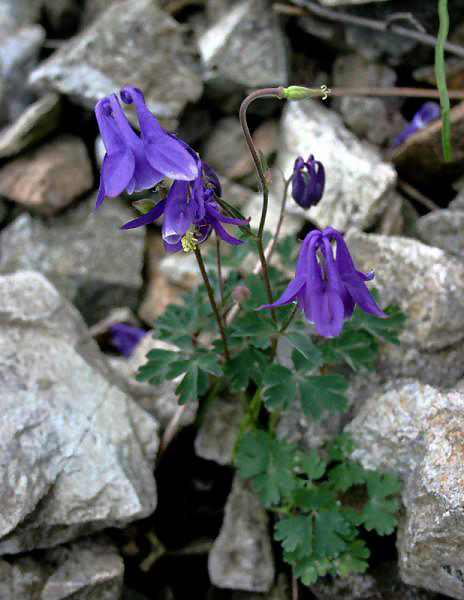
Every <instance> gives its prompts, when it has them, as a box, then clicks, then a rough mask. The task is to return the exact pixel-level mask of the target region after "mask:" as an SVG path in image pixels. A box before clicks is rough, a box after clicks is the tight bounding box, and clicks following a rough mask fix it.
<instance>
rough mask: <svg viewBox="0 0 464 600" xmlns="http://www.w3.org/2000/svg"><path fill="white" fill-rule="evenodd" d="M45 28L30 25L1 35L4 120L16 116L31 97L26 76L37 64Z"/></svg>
mask: <svg viewBox="0 0 464 600" xmlns="http://www.w3.org/2000/svg"><path fill="white" fill-rule="evenodd" d="M44 39H45V31H44V29H43V28H42V27H40V25H30V26H27V27H23V28H21V29H19V30H17V31H13V32H11V31H10V32H8V33H7V34H4V35H2V36H1V37H0V78H2V79H3V87H4V90H3V94H4V100H3V104H4V107H3V109H4V112H5V115H4V116H5V117H6V120H7V121H13V120H15V119H17V118H18V117H19V116H20V114H21V113H22V112H23V111H24V109H25V108H26V107H27V106H28V105H29V104H30V103H31V101H33V100H34V96H33V95H32V94H31V92H30V91H29V89H28V87H27V78H28V76H29V73H30V72H31V71H32V69H33V68H34V67H35V66H36V64H37V60H38V56H39V51H40V47H41V46H42V42H43V41H44Z"/></svg>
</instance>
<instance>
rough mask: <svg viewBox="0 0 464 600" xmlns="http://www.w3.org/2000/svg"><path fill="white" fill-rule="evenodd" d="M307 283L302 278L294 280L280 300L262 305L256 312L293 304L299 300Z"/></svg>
mask: <svg viewBox="0 0 464 600" xmlns="http://www.w3.org/2000/svg"><path fill="white" fill-rule="evenodd" d="M305 283H306V282H305V280H304V279H303V278H302V277H298V278H295V279H292V281H291V282H290V283H289V284H288V286H287V288H286V290H284V293H283V294H282V296H280V298H279V299H278V300H276V301H275V302H273V303H272V304H262V305H261V306H258V308H257V309H256V310H263V309H264V308H276V307H278V306H285V305H287V304H291V303H292V302H294V301H295V300H296V299H297V296H298V294H299V293H300V292H301V291H302V290H303V289H304V286H305Z"/></svg>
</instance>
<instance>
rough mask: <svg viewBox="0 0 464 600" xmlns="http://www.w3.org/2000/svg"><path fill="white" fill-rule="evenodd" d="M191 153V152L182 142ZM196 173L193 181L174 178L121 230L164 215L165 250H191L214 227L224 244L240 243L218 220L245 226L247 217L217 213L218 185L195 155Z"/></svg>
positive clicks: (216, 179) (212, 175)
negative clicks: (155, 201)
mask: <svg viewBox="0 0 464 600" xmlns="http://www.w3.org/2000/svg"><path fill="white" fill-rule="evenodd" d="M185 147H186V148H187V149H188V151H189V152H191V153H192V155H193V156H196V155H195V153H194V151H193V150H192V149H191V148H189V146H187V145H186V144H185ZM196 161H197V167H198V176H197V177H196V178H195V179H194V180H193V181H174V182H173V184H172V185H171V188H170V190H169V192H168V195H167V197H166V198H165V199H164V200H161V201H160V202H158V204H156V205H155V206H154V207H153V208H152V209H151V210H149V211H148V212H147V213H146V214H144V215H141V216H140V217H137V218H136V219H133V220H132V221H129V223H126V224H125V225H123V226H122V229H133V228H135V227H141V226H142V225H148V224H149V223H153V221H155V220H156V219H158V217H160V216H161V215H162V214H164V218H163V225H162V228H161V233H162V237H163V243H164V248H165V250H166V251H167V252H178V251H179V250H182V249H184V250H191V249H192V248H193V247H194V246H195V245H196V244H199V243H201V242H203V241H205V240H206V239H207V238H208V237H209V236H210V234H211V232H212V231H213V230H214V231H215V232H216V234H217V235H218V236H219V237H220V238H221V239H222V240H224V241H225V242H227V243H228V244H234V245H237V244H241V243H242V241H241V240H238V239H237V238H234V237H233V236H231V235H230V234H229V233H227V231H226V230H225V229H224V228H223V226H222V224H221V223H228V224H231V225H248V221H247V220H242V219H235V218H233V217H226V216H224V215H222V214H221V213H220V207H219V206H218V204H217V202H216V201H215V199H214V198H215V196H218V197H219V196H220V195H221V186H220V183H219V180H218V178H217V175H216V173H215V172H214V171H213V169H212V168H211V167H210V166H209V165H207V164H206V163H204V162H202V161H201V160H200V159H199V158H198V157H197V158H196Z"/></svg>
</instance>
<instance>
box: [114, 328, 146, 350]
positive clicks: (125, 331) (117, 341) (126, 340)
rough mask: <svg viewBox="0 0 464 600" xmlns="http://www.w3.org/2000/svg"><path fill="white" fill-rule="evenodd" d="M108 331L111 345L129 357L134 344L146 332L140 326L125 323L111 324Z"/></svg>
mask: <svg viewBox="0 0 464 600" xmlns="http://www.w3.org/2000/svg"><path fill="white" fill-rule="evenodd" d="M109 332H110V336H111V342H112V344H113V346H114V347H115V348H116V350H117V351H118V352H119V353H120V354H122V355H123V356H125V357H126V358H129V356H130V355H131V354H132V352H133V351H134V348H135V346H137V344H138V343H139V341H140V340H141V339H142V338H143V336H144V335H146V333H147V332H146V331H145V330H144V329H141V328H140V327H134V326H133V325H126V324H125V323H117V324H115V325H111V327H110V329H109Z"/></svg>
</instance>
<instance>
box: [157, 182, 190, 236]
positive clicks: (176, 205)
mask: <svg viewBox="0 0 464 600" xmlns="http://www.w3.org/2000/svg"><path fill="white" fill-rule="evenodd" d="M188 187H189V186H188V183H187V182H186V181H175V182H174V183H173V184H172V186H171V189H170V190H169V193H168V197H167V198H166V201H167V202H166V208H165V211H164V220H163V226H162V228H161V232H162V236H163V240H164V241H165V242H166V243H168V244H176V243H177V242H180V240H181V239H182V237H183V236H184V235H185V234H186V233H187V230H188V228H189V227H190V225H192V223H193V219H194V217H195V203H194V201H193V198H190V200H188V198H187V195H188V192H189V189H188Z"/></svg>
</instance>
